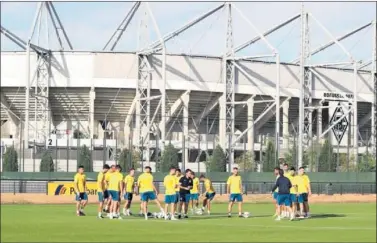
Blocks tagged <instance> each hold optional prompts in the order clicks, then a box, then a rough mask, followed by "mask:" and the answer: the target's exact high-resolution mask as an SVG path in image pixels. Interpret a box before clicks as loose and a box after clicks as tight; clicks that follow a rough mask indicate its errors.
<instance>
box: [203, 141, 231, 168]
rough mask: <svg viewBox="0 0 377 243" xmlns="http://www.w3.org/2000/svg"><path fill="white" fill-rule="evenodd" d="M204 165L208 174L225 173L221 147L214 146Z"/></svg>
mask: <svg viewBox="0 0 377 243" xmlns="http://www.w3.org/2000/svg"><path fill="white" fill-rule="evenodd" d="M206 165H207V170H208V171H210V172H226V157H225V153H224V150H223V149H222V148H221V146H219V145H217V146H216V148H215V150H214V151H213V154H212V156H210V158H209V160H208V161H207V164H206Z"/></svg>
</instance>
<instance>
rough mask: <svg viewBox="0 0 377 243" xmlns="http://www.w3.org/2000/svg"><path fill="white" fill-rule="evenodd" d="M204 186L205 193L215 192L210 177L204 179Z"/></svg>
mask: <svg viewBox="0 0 377 243" xmlns="http://www.w3.org/2000/svg"><path fill="white" fill-rule="evenodd" d="M204 188H205V189H206V192H207V193H214V192H215V190H214V189H213V186H212V182H211V180H210V179H204Z"/></svg>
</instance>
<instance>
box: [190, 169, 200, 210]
mask: <svg viewBox="0 0 377 243" xmlns="http://www.w3.org/2000/svg"><path fill="white" fill-rule="evenodd" d="M191 178H192V189H191V190H190V195H191V198H190V200H191V212H192V214H194V212H196V210H197V209H198V207H199V184H200V181H199V178H198V177H195V173H194V172H193V171H191Z"/></svg>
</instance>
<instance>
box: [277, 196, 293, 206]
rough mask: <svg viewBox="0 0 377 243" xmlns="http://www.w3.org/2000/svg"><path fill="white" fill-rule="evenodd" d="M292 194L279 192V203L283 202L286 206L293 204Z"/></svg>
mask: <svg viewBox="0 0 377 243" xmlns="http://www.w3.org/2000/svg"><path fill="white" fill-rule="evenodd" d="M290 195H291V194H279V195H278V204H279V205H280V206H282V205H283V204H284V205H285V206H291V198H290Z"/></svg>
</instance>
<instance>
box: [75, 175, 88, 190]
mask: <svg viewBox="0 0 377 243" xmlns="http://www.w3.org/2000/svg"><path fill="white" fill-rule="evenodd" d="M74 183H75V184H77V189H78V190H79V192H81V193H83V192H85V183H86V175H85V174H80V173H76V175H75V177H74Z"/></svg>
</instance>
